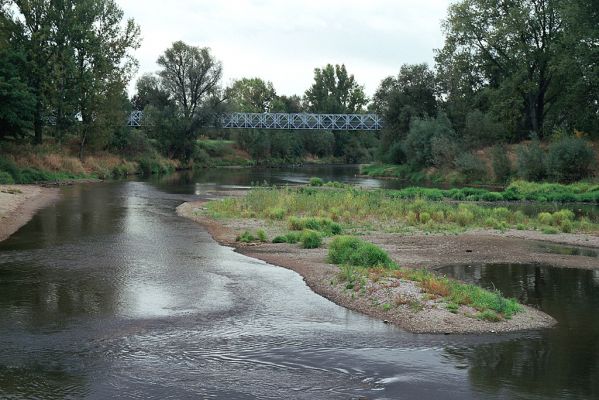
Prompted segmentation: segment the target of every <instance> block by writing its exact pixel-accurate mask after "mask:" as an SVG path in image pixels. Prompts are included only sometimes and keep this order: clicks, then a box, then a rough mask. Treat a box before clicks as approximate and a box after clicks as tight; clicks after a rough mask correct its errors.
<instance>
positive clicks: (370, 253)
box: [328, 236, 396, 268]
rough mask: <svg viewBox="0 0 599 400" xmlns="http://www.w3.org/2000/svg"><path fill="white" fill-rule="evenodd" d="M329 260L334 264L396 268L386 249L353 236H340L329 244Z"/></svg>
mask: <svg viewBox="0 0 599 400" xmlns="http://www.w3.org/2000/svg"><path fill="white" fill-rule="evenodd" d="M328 260H329V262H330V263H332V264H350V265H354V266H361V267H367V268H371V267H384V268H394V267H396V265H395V264H394V263H393V261H392V260H391V258H390V257H389V255H388V254H387V252H386V251H384V250H383V249H381V248H380V247H378V246H376V245H374V244H372V243H368V242H365V241H363V240H361V239H358V238H356V237H353V236H339V237H336V238H335V239H333V241H332V242H331V244H330V245H329V255H328Z"/></svg>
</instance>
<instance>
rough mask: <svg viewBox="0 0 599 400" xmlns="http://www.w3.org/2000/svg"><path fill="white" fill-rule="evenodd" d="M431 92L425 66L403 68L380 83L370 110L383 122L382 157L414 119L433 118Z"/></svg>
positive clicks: (432, 78)
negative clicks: (381, 118)
mask: <svg viewBox="0 0 599 400" xmlns="http://www.w3.org/2000/svg"><path fill="white" fill-rule="evenodd" d="M435 92H436V87H435V74H434V72H433V71H431V70H430V69H429V68H428V66H427V65H426V64H414V65H408V64H406V65H403V66H402V67H401V69H400V70H399V74H398V75H397V76H396V77H393V76H389V77H387V78H385V79H383V81H382V82H381V84H380V85H379V88H378V89H377V91H376V93H375V94H374V97H373V100H372V108H373V109H374V111H376V112H377V113H378V114H379V115H382V116H383V118H384V120H385V129H384V131H383V133H382V137H381V139H382V140H381V150H382V152H383V153H387V152H388V151H389V149H391V148H392V146H393V144H395V143H397V142H399V141H401V140H403V139H405V137H406V135H407V134H408V131H409V130H410V123H411V121H412V120H413V119H414V118H426V117H434V116H435V115H436V114H437V100H436V97H435ZM391 158H394V157H391ZM389 161H398V160H389Z"/></svg>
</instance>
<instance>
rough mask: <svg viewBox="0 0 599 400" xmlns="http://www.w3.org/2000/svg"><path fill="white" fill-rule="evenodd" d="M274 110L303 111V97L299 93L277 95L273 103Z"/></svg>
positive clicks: (286, 111)
mask: <svg viewBox="0 0 599 400" xmlns="http://www.w3.org/2000/svg"><path fill="white" fill-rule="evenodd" d="M271 111H272V112H280V113H301V112H302V111H303V108H302V99H301V98H300V97H299V96H297V95H292V96H285V95H283V96H277V97H276V98H275V99H274V100H273V102H272V104H271Z"/></svg>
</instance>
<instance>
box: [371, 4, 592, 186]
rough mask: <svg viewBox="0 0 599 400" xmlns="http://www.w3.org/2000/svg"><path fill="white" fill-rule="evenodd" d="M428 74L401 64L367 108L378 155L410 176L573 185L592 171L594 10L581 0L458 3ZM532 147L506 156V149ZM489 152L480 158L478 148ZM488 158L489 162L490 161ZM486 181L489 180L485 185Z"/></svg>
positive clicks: (421, 67)
mask: <svg viewBox="0 0 599 400" xmlns="http://www.w3.org/2000/svg"><path fill="white" fill-rule="evenodd" d="M443 29H444V33H445V44H444V46H443V47H442V48H441V49H439V50H437V51H436V64H435V67H434V69H431V68H429V67H427V66H426V65H424V64H423V65H404V66H403V67H402V68H401V69H400V72H399V74H398V75H397V76H396V77H388V78H386V79H385V80H383V82H382V83H381V85H380V87H379V89H378V90H377V92H376V94H375V95H374V98H373V101H372V104H371V107H372V109H373V110H374V111H376V112H378V113H380V114H381V115H383V116H384V118H385V129H384V131H383V133H382V135H381V146H380V152H379V154H378V156H379V158H380V160H382V161H384V162H387V163H394V164H404V165H407V166H409V167H410V168H412V169H413V170H422V169H426V168H429V169H430V168H433V169H440V170H451V169H453V170H458V171H460V172H461V173H463V174H464V175H466V176H467V177H468V179H469V180H485V177H486V176H487V175H488V172H489V169H488V168H487V167H486V165H485V162H486V161H491V163H492V167H493V168H492V169H493V170H494V174H495V178H496V180H497V181H505V180H507V179H509V178H510V177H511V175H512V174H513V169H516V168H517V169H518V172H519V174H520V176H522V177H523V178H526V179H532V180H540V179H545V178H550V179H555V180H577V179H581V178H584V177H587V176H589V175H591V174H592V173H593V172H594V169H595V164H596V159H595V154H594V152H593V151H592V148H591V147H590V144H589V143H588V139H596V138H597V136H598V135H599V45H598V43H599V7H597V5H596V4H593V2H588V1H585V0H568V1H551V0H523V1H518V2H513V1H499V2H497V1H488V0H469V1H459V2H456V3H455V4H453V5H451V6H450V8H449V14H448V17H447V19H446V20H445V21H444V23H443ZM529 140H530V141H531V142H530V144H527V145H523V146H521V147H520V148H518V150H517V161H515V160H513V158H514V157H512V159H510V158H508V154H507V150H506V147H505V145H506V144H513V143H519V142H522V141H529ZM490 146H495V148H494V149H493V151H492V154H491V157H488V158H487V159H486V160H485V159H481V158H480V157H479V156H478V154H477V153H479V152H477V150H478V149H481V148H485V147H490ZM489 158H491V160H489ZM487 180H488V179H487Z"/></svg>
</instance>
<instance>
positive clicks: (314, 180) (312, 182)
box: [310, 177, 324, 186]
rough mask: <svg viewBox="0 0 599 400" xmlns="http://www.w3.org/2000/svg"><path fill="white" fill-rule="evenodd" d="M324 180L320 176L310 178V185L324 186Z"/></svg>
mask: <svg viewBox="0 0 599 400" xmlns="http://www.w3.org/2000/svg"><path fill="white" fill-rule="evenodd" d="M322 185H324V182H323V181H322V179H320V178H316V177H314V178H310V186H322Z"/></svg>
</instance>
